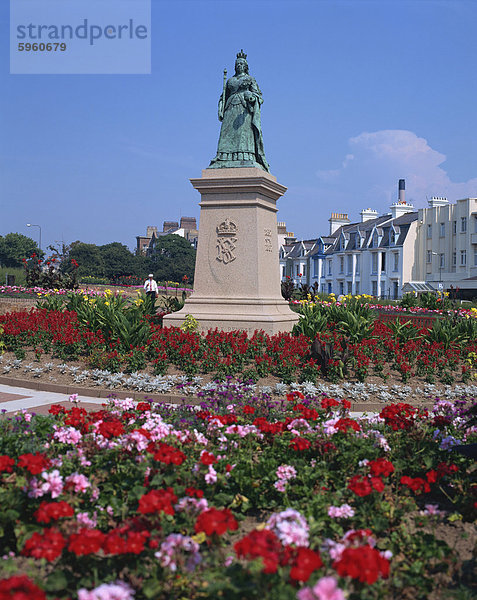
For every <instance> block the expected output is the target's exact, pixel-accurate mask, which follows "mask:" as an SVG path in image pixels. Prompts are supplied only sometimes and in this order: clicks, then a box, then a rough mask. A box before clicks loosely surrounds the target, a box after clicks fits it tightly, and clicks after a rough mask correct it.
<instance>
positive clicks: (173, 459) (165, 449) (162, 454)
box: [154, 442, 186, 466]
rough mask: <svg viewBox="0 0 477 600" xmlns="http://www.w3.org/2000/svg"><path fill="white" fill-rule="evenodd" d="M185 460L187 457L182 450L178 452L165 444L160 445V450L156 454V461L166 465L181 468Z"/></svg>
mask: <svg viewBox="0 0 477 600" xmlns="http://www.w3.org/2000/svg"><path fill="white" fill-rule="evenodd" d="M185 459H186V455H185V454H184V453H183V452H182V451H181V450H178V449H177V448H174V447H173V446H169V444H166V443H164V442H160V443H159V448H158V450H157V451H156V452H155V453H154V460H158V461H160V462H163V463H165V464H166V465H170V464H171V463H172V464H174V465H177V466H179V465H181V464H182V463H183V462H184V461H185Z"/></svg>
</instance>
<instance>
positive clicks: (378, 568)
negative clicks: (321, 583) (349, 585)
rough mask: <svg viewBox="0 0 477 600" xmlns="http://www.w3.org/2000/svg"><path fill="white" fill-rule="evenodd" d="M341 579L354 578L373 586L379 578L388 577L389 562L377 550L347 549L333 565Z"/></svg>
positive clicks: (366, 548) (365, 547) (368, 548)
mask: <svg viewBox="0 0 477 600" xmlns="http://www.w3.org/2000/svg"><path fill="white" fill-rule="evenodd" d="M333 569H336V571H337V573H338V575H340V576H341V577H352V578H353V579H357V580H358V581H361V582H362V583H368V584H372V583H374V582H375V581H376V580H377V579H378V577H380V576H381V577H388V575H389V561H388V560H387V559H385V558H384V557H383V556H382V555H381V553H380V552H379V551H378V550H376V548H371V546H361V547H359V548H345V550H343V553H342V554H341V557H340V559H339V560H337V561H335V562H334V563H333Z"/></svg>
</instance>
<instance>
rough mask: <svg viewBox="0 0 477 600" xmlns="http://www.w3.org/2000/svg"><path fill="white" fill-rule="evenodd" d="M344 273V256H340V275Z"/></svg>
mask: <svg viewBox="0 0 477 600" xmlns="http://www.w3.org/2000/svg"><path fill="white" fill-rule="evenodd" d="M343 272H344V256H340V273H343Z"/></svg>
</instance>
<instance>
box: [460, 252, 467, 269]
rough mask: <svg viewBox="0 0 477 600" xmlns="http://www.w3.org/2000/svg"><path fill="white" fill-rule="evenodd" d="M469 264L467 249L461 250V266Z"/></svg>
mask: <svg viewBox="0 0 477 600" xmlns="http://www.w3.org/2000/svg"><path fill="white" fill-rule="evenodd" d="M466 265H467V250H461V251H460V266H461V267H465V266H466Z"/></svg>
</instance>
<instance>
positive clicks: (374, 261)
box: [371, 253, 378, 295]
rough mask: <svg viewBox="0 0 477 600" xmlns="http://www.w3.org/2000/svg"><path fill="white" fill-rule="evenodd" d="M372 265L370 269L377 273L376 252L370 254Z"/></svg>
mask: <svg viewBox="0 0 477 600" xmlns="http://www.w3.org/2000/svg"><path fill="white" fill-rule="evenodd" d="M372 257H373V258H372V261H373V262H372V267H371V270H372V272H373V273H377V272H378V255H377V254H376V253H374V254H372ZM374 295H375V294H374Z"/></svg>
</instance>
